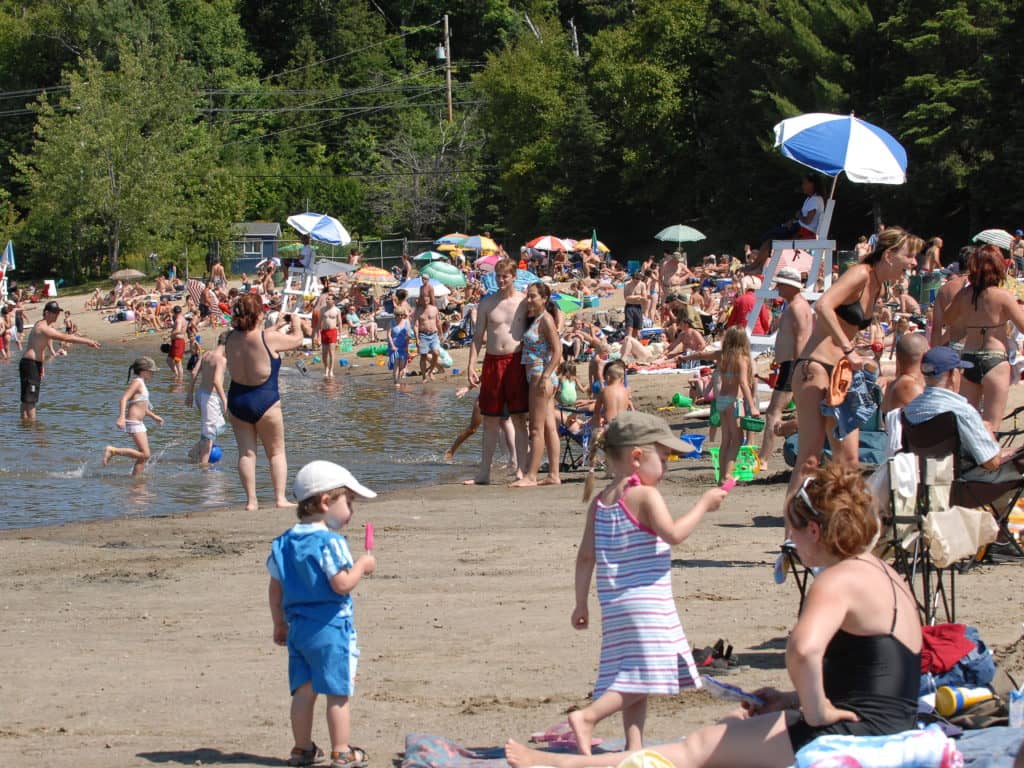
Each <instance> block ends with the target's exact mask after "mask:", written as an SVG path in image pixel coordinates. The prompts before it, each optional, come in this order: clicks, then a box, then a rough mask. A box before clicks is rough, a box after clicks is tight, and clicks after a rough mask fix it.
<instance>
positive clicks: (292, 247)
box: [277, 243, 302, 253]
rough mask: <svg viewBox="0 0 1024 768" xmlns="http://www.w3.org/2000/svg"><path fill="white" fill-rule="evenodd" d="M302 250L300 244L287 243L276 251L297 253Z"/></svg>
mask: <svg viewBox="0 0 1024 768" xmlns="http://www.w3.org/2000/svg"><path fill="white" fill-rule="evenodd" d="M301 250H302V243H288V245H282V246H281V247H280V248H278V249H277V252H278V253H298V252H299V251H301Z"/></svg>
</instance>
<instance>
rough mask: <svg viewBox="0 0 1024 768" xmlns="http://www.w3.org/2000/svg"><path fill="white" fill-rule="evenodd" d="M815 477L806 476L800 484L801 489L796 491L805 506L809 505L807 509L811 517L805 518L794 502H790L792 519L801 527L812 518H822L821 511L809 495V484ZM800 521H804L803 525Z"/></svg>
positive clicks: (804, 526)
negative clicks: (797, 510)
mask: <svg viewBox="0 0 1024 768" xmlns="http://www.w3.org/2000/svg"><path fill="white" fill-rule="evenodd" d="M813 479H814V478H812V477H806V478H804V481H803V482H802V483H801V484H800V490H798V491H797V492H796V497H797V498H799V499H800V501H802V502H803V504H804V506H805V507H807V510H808V512H809V513H810V516H811V517H810V519H807V518H805V517H804V516H803V515H799V514H797V512H796V508H795V506H794V505H793V504H790V507H789V513H790V520H791V521H792V522H793V523H794V524H795V525H796V527H797V528H800V529H803V528H806V527H807V523H808V522H810V520H811V519H813V520H818V521H820V520H821V512H819V511H818V510H817V509H816V508H815V506H814V504H812V503H811V497H810V496H808V495H807V486H808V484H809V483H810V482H811V480H813ZM799 523H803V525H799Z"/></svg>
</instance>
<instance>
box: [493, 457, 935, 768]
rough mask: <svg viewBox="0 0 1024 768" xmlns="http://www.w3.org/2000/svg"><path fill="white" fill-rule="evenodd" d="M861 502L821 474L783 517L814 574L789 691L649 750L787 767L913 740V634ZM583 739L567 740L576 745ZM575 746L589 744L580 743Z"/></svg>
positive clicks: (841, 472) (532, 758)
mask: <svg viewBox="0 0 1024 768" xmlns="http://www.w3.org/2000/svg"><path fill="white" fill-rule="evenodd" d="M870 507H871V497H870V495H869V493H868V489H867V487H866V486H865V484H864V480H863V479H862V478H861V475H860V472H859V471H858V470H857V469H856V468H855V467H849V466H846V465H843V464H835V463H832V464H829V465H827V466H826V467H824V468H823V469H820V470H818V471H817V472H816V473H815V474H814V475H812V476H810V477H809V478H808V479H807V481H806V482H804V483H803V484H801V486H800V489H799V491H798V492H797V494H796V495H795V496H794V497H793V498H792V499H791V500H790V502H789V503H788V504H787V509H786V517H787V519H788V521H789V522H788V525H789V527H790V528H791V529H792V531H793V541H794V543H795V544H796V548H797V552H798V553H799V555H800V559H801V560H802V561H803V562H804V563H806V564H808V565H813V566H818V567H821V568H822V569H823V570H822V571H820V572H819V574H818V576H817V577H816V578H815V579H814V582H813V584H812V585H811V589H810V591H809V592H808V593H807V602H806V603H805V604H804V609H803V612H802V613H801V614H800V619H799V620H798V621H797V623H796V626H795V627H794V628H793V631H792V633H791V634H790V636H789V643H788V645H787V647H786V669H787V670H788V671H789V676H790V679H791V680H792V682H793V685H794V687H795V690H794V691H791V692H785V693H784V692H781V691H777V690H775V689H774V688H763V689H761V690H759V691H755V693H756V694H757V695H758V696H760V697H761V698H762V699H763V700H764V702H765V703H764V705H763V706H762V707H760V708H758V709H756V710H750V711H748V710H740V711H738V712H736V713H734V716H733V717H730V718H728V719H726V720H723V721H721V722H719V723H716V724H715V725H711V726H708V727H706V728H702V729H701V730H699V731H697V732H696V733H693V734H691V735H690V736H688V737H687V738H686V739H685V740H684V741H677V742H672V743H669V744H664V745H660V746H655V747H653V749H654V750H655V751H657V752H659V753H660V754H662V755H664V756H665V757H666V758H667V759H668V760H670V761H671V762H672V763H673V764H674V765H676V766H679V767H680V768H682V767H683V766H685V767H686V768H691V767H692V768H698V767H706V766H729V768H732V767H733V766H744V765H759V766H768V767H769V768H772V767H774V766H778V767H779V768H782V767H783V766H788V765H792V764H793V763H794V757H795V754H796V752H797V751H798V750H799V749H800V748H801V747H803V746H804V745H805V744H807V743H809V742H810V741H813V740H814V739H815V738H817V737H818V736H823V735H826V734H850V735H887V734H893V733H899V732H901V731H907V730H911V729H912V728H913V727H914V720H915V717H916V714H917V690H918V685H919V682H920V677H921V657H920V653H921V623H920V621H919V619H918V613H917V605H916V603H915V602H914V598H913V596H912V595H911V594H910V591H909V590H908V589H907V585H906V584H905V583H904V581H903V580H902V579H901V578H900V577H899V576H898V575H897V574H896V572H895V571H893V570H892V569H891V568H890V567H889V566H887V565H886V564H885V563H883V562H882V561H881V560H879V559H878V558H876V557H875V556H874V555H871V554H870V553H869V551H868V550H869V548H870V546H871V542H872V541H873V540H874V537H875V534H876V533H877V531H878V522H877V520H876V518H875V516H874V514H873V513H872V512H871V508H870ZM580 736H581V734H577V740H579V738H580ZM582 736H583V737H584V740H583V741H580V743H587V739H586V737H587V736H588V734H582ZM505 755H506V757H507V759H508V761H509V763H510V764H511V765H512V766H513V768H526V767H527V766H532V765H552V766H556V768H585V767H586V766H614V765H618V764H619V763H620V762H621V761H622V760H623V758H624V757H625V756H624V755H622V754H612V753H601V754H597V755H592V756H584V755H567V754H564V753H561V754H559V753H552V752H539V751H537V750H532V749H527V748H526V747H524V746H523V745H521V744H518V743H517V742H514V741H509V742H508V743H507V744H506V745H505Z"/></svg>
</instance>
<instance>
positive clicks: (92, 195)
mask: <svg viewBox="0 0 1024 768" xmlns="http://www.w3.org/2000/svg"><path fill="white" fill-rule="evenodd" d="M1022 10H1024V0H945V1H941V2H937V1H932V0H870V1H869V2H865V1H863V0H447V1H446V2H442V0H28V1H27V2H26V1H25V0H21V1H20V2H11V1H9V0H2V1H0V46H2V50H3V57H2V59H0V99H2V101H0V228H2V230H3V231H2V232H0V242H2V241H6V240H7V239H8V238H13V239H14V240H15V243H16V247H17V254H18V262H19V263H18V266H19V268H21V269H22V270H23V271H27V272H29V273H35V274H49V273H53V272H57V273H59V274H61V275H62V276H64V277H65V278H66V279H68V280H69V281H73V280H76V279H79V278H84V277H86V276H87V275H89V274H91V275H103V274H107V271H108V270H110V269H114V268H116V267H117V266H119V265H122V266H123V265H124V264H125V263H127V262H131V261H133V260H137V259H139V258H140V257H141V256H142V255H143V254H148V253H150V252H157V253H160V254H175V255H178V254H181V253H182V252H183V251H184V250H185V249H186V248H188V249H189V253H190V254H195V255H197V257H198V260H199V261H201V260H202V258H203V256H204V255H205V254H206V253H207V251H208V249H209V248H210V247H211V244H214V243H217V242H222V243H223V242H227V241H229V240H230V239H231V238H232V233H231V223H232V222H235V221H241V220H272V221H279V222H283V221H284V219H285V218H286V216H287V215H288V214H290V213H295V212H298V211H301V210H305V209H307V208H309V209H310V210H319V211H324V212H328V213H331V214H333V215H335V216H337V217H338V218H340V219H341V220H342V221H343V222H344V223H345V225H346V226H347V227H348V229H349V230H350V232H352V233H353V235H354V236H356V237H357V238H362V239H371V238H377V237H403V236H408V237H410V238H423V237H427V238H429V237H431V236H435V235H437V234H440V233H442V232H445V231H450V230H455V229H458V230H464V231H471V232H477V231H482V230H489V231H490V232H492V233H493V234H494V235H495V236H496V237H497V238H499V239H500V240H504V241H506V242H507V243H508V244H510V245H516V244H518V243H520V242H522V241H523V240H524V239H527V238H529V237H532V236H534V235H536V234H540V233H546V232H552V233H554V234H559V235H563V236H567V237H581V236H583V235H587V234H589V233H590V232H591V230H592V229H594V228H596V229H597V230H598V233H599V236H600V237H601V239H602V240H603V241H605V242H607V243H609V244H612V245H614V246H616V249H617V250H618V251H619V252H621V253H622V255H625V254H626V253H631V254H632V253H638V252H651V251H654V250H655V246H656V245H657V243H656V242H654V241H653V240H652V237H651V236H652V234H653V233H654V232H656V231H658V230H659V229H661V228H662V227H664V226H666V225H668V224H674V223H687V224H691V225H692V226H695V227H697V228H698V229H701V230H702V231H704V232H706V233H707V234H708V240H707V241H706V243H702V244H701V248H702V249H706V250H726V251H737V250H739V249H740V248H742V244H743V243H744V242H747V241H751V240H753V239H755V238H756V237H757V235H758V234H759V233H760V232H762V231H763V230H765V229H766V228H767V227H769V226H770V225H772V224H775V223H777V222H778V221H780V220H782V219H784V218H787V217H789V216H790V215H792V212H793V211H794V210H795V209H796V208H798V207H799V204H800V202H801V196H800V193H799V185H798V182H799V174H800V172H801V167H800V166H797V165H795V164H794V163H792V162H791V161H788V160H785V159H783V158H782V157H781V156H780V155H779V154H778V153H777V152H776V151H773V149H772V138H773V137H772V126H773V125H774V124H775V123H777V122H778V121H779V120H780V119H782V118H785V117H789V116H792V115H795V114H799V113H801V112H809V111H821V112H836V113H849V112H854V113H856V114H857V115H858V116H859V117H862V118H864V119H866V120H869V121H871V122H874V123H876V124H878V125H880V126H882V127H884V128H885V129H886V130H888V131H889V132H890V133H892V134H893V135H894V136H896V137H897V138H898V139H900V141H901V142H902V143H903V144H904V146H905V147H906V149H907V151H908V154H909V158H910V161H909V181H908V183H907V184H906V185H904V186H901V187H884V186H864V185H856V184H853V183H851V182H849V181H847V180H845V179H841V180H840V182H839V184H838V187H837V192H836V196H837V201H838V202H837V208H836V216H835V221H834V226H833V233H834V234H835V235H836V236H837V237H838V238H839V240H840V245H841V247H843V246H845V247H849V245H850V243H851V242H852V240H853V238H855V237H856V236H857V235H859V234H865V233H868V232H869V231H870V229H871V227H872V222H873V220H874V217H875V216H877V215H880V216H882V217H883V218H884V219H885V220H886V221H891V222H899V223H902V224H905V225H907V226H909V227H911V228H912V229H914V230H915V231H917V232H918V233H920V234H921V235H924V236H931V235H942V236H944V237H945V239H946V242H947V244H948V245H949V246H955V245H958V244H960V243H962V242H964V241H965V240H966V239H967V237H968V236H969V235H970V234H972V233H973V232H975V231H977V230H979V229H982V228H985V227H990V226H998V227H1004V228H1006V227H1009V228H1015V227H1017V226H1024V210H1022V208H1024V203H1022V201H1021V198H1020V196H1019V194H1018V190H1017V178H1016V176H1017V174H1018V173H1020V172H1021V168H1022V159H1024V131H1022V128H1021V126H1022V124H1024V101H1022V95H1021V94H1022V92H1024V89H1022V85H1024V82H1022V80H1024V57H1022V56H1021V55H1020V52H1019V51H1020V47H1021V44H1022V41H1024V13H1022ZM445 14H448V16H449V19H450V25H451V36H450V40H451V45H450V53H451V55H450V58H449V61H450V64H451V75H452V100H453V107H454V109H453V120H452V121H449V120H448V112H447V107H446V87H445V62H444V60H443V59H439V57H438V55H437V48H438V46H439V45H440V44H441V43H442V42H443V33H442V23H441V19H442V17H443V16H444V15H445Z"/></svg>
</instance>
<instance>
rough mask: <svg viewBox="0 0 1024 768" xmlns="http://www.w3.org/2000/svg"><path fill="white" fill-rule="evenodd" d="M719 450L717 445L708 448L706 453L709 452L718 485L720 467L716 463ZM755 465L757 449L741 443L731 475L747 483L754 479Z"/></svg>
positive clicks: (756, 463)
mask: <svg viewBox="0 0 1024 768" xmlns="http://www.w3.org/2000/svg"><path fill="white" fill-rule="evenodd" d="M719 450H720V449H719V448H718V446H715V447H714V448H708V453H710V454H711V467H712V469H714V470H715V485H718V483H719V481H720V479H721V468H720V467H719V465H718V451H719ZM757 466H758V457H757V449H756V448H755V447H754V446H752V445H741V446H740V451H739V454H737V456H736V466H735V467H733V469H732V476H733V477H735V478H736V479H737V480H740V481H742V482H744V483H749V482H750V481H751V480H753V479H754V473H755V472H756V471H757Z"/></svg>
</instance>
